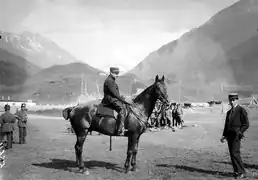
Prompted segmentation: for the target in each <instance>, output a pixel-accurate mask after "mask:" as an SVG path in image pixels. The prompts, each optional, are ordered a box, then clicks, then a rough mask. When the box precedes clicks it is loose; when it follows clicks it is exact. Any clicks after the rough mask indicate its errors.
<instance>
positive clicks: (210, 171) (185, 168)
mask: <svg viewBox="0 0 258 180" xmlns="http://www.w3.org/2000/svg"><path fill="white" fill-rule="evenodd" d="M156 166H157V167H165V168H175V169H181V170H184V171H188V172H198V173H202V174H210V175H216V176H224V177H232V176H233V173H230V172H221V171H213V170H207V169H199V168H195V167H190V166H182V165H169V164H158V165H156Z"/></svg>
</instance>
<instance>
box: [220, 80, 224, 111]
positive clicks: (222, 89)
mask: <svg viewBox="0 0 258 180" xmlns="http://www.w3.org/2000/svg"><path fill="white" fill-rule="evenodd" d="M220 88H221V92H222V95H223V94H224V84H223V83H221V84H220ZM223 114H224V105H223V101H221V115H223Z"/></svg>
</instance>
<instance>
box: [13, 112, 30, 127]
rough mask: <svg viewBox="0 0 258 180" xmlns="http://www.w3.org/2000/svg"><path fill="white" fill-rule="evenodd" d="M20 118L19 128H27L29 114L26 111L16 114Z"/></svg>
mask: <svg viewBox="0 0 258 180" xmlns="http://www.w3.org/2000/svg"><path fill="white" fill-rule="evenodd" d="M15 115H17V116H18V127H26V126H27V120H28V117H27V112H26V111H22V110H20V111H18V112H16V113H15Z"/></svg>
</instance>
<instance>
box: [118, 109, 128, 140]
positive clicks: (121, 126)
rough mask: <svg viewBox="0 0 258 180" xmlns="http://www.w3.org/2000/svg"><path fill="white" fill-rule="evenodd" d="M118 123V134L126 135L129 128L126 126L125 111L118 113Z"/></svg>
mask: <svg viewBox="0 0 258 180" xmlns="http://www.w3.org/2000/svg"><path fill="white" fill-rule="evenodd" d="M117 121H118V122H117V123H118V125H119V127H118V131H117V135H124V134H125V133H126V132H127V129H125V127H124V121H125V115H124V113H123V112H120V113H119V114H118V119H117Z"/></svg>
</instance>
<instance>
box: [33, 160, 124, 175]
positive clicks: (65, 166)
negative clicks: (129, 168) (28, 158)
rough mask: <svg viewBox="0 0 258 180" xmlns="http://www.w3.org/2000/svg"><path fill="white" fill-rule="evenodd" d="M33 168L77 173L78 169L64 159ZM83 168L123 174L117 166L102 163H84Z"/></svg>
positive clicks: (121, 169)
mask: <svg viewBox="0 0 258 180" xmlns="http://www.w3.org/2000/svg"><path fill="white" fill-rule="evenodd" d="M32 165H33V166H38V167H44V168H50V169H57V170H65V171H70V172H77V170H78V168H77V166H76V163H75V161H71V160H66V159H51V161H50V162H45V163H34V164H32ZM84 165H85V168H87V169H95V168H98V167H100V168H106V169H110V170H114V171H117V172H123V168H121V167H119V166H117V164H113V163H108V162H104V161H85V162H84Z"/></svg>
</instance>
